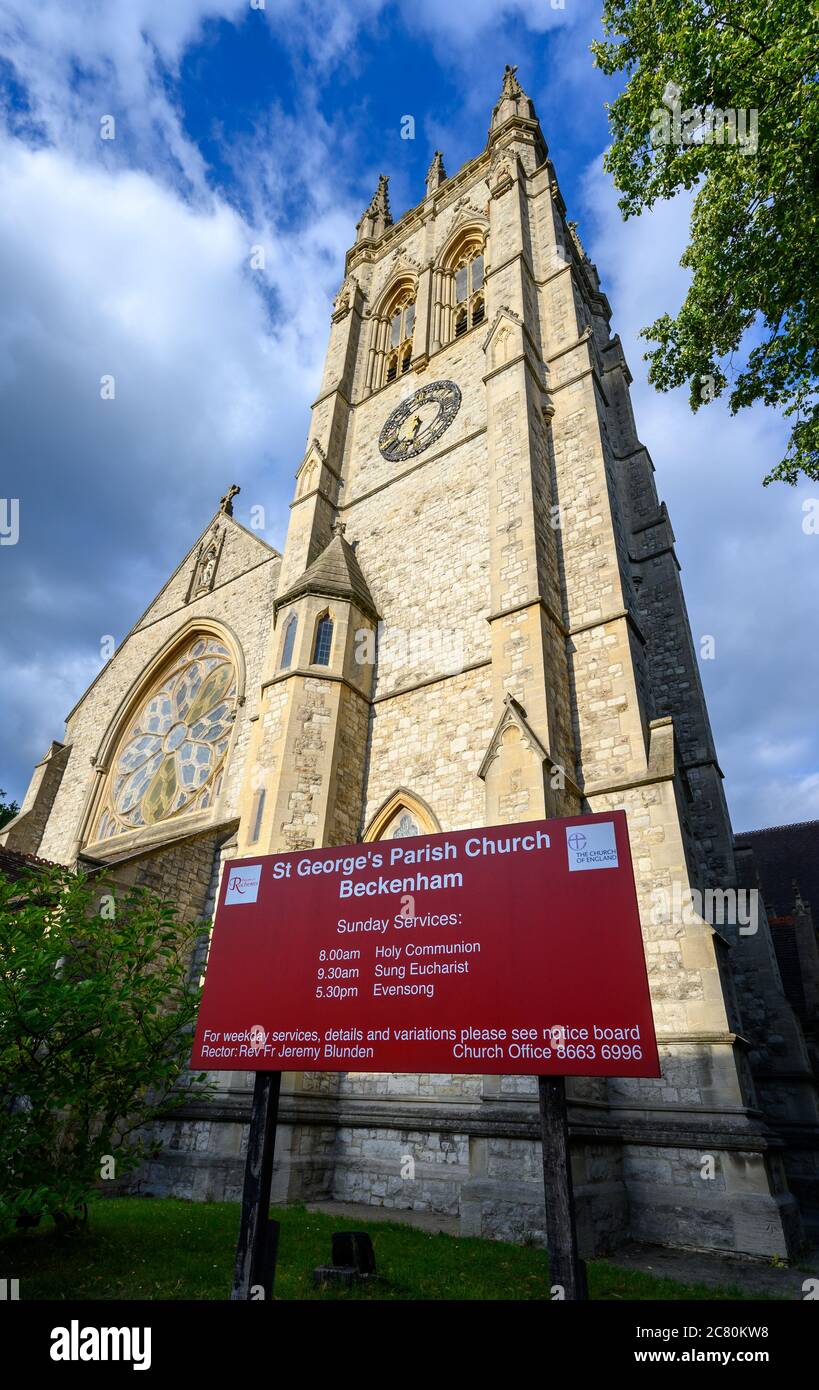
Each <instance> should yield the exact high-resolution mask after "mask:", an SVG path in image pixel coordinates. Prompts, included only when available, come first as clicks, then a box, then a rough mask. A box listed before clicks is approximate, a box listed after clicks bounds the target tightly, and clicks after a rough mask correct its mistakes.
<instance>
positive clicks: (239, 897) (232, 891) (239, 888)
mask: <svg viewBox="0 0 819 1390" xmlns="http://www.w3.org/2000/svg"><path fill="white" fill-rule="evenodd" d="M261 876H262V866H261V864H243V865H242V866H241V868H238V869H231V870H230V876H229V878H228V886H227V892H226V894H225V907H229V906H230V905H231V904H233V903H255V901H256V899H257V898H258V896H259V880H260V878H261Z"/></svg>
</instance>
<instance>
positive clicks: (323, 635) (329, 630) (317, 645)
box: [313, 613, 333, 666]
mask: <svg viewBox="0 0 819 1390" xmlns="http://www.w3.org/2000/svg"><path fill="white" fill-rule="evenodd" d="M332 646H333V620H332V618H331V617H330V614H329V613H324V614H323V616H322V617H320V618H319V620H318V622H317V624H316V640H315V642H314V644H313V665H314V666H329V665H330V651H331V649H332Z"/></svg>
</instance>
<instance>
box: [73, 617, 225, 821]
mask: <svg viewBox="0 0 819 1390" xmlns="http://www.w3.org/2000/svg"><path fill="white" fill-rule="evenodd" d="M236 705H237V676H236V667H235V664H234V660H233V657H232V656H231V654H230V652H229V651H228V648H227V647H226V646H225V645H224V643H223V642H220V641H218V640H217V639H216V638H214V637H211V636H209V635H199V636H198V637H195V638H194V639H192V640H189V641H188V643H187V644H186V645H185V646H183V647H182V648H181V649H179V650H177V652H176V653H175V654H174V655H173V656H172V657H171V658H170V660H169V661H167V662H166V663H165V665H164V667H163V668H162V670H161V671H160V673H159V675H158V677H157V679H156V680H155V681H154V682H153V684H152V685H151V687H150V689H149V691H148V693H147V695H144V696H143V697H142V700H141V701H140V703H139V704H138V705H137V706H136V709H135V710H134V711H133V712H132V714H131V716H130V717H129V719H128V722H127V723H126V725H125V728H124V730H123V732H122V734H121V735H120V739H119V743H118V745H117V748H116V751H115V753H114V756H113V758H112V760H111V764H110V768H109V771H108V774H107V777H106V779H105V783H104V786H103V792H102V798H101V803H100V810H99V813H98V815H97V818H96V822H95V828H94V832H93V839H94V840H110V839H112V838H114V837H115V836H118V835H124V834H126V833H127V832H128V831H131V830H144V829H146V828H147V827H149V826H151V825H156V824H157V823H158V822H160V821H164V820H168V819H170V818H171V817H174V816H178V815H182V814H184V813H185V812H189V811H204V810H207V809H208V808H209V807H211V806H212V805H213V804H214V802H215V801H216V798H217V797H218V796H219V793H220V791H221V787H222V777H223V773H224V763H225V758H226V755H227V751H228V747H229V744H230V735H231V729H232V726H233V721H234V719H235V718H236Z"/></svg>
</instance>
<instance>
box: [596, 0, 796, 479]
mask: <svg viewBox="0 0 819 1390" xmlns="http://www.w3.org/2000/svg"><path fill="white" fill-rule="evenodd" d="M603 27H604V30H605V33H606V35H607V36H608V38H607V39H606V40H601V41H598V42H595V43H594V44H592V51H593V53H594V55H595V62H596V64H597V66H598V67H600V68H602V69H603V71H604V72H606V73H607V74H609V75H610V76H611V75H614V74H617V73H625V74H626V75H627V77H628V81H627V85H626V87H625V89H624V90H623V92H622V93H621V94H620V95H619V96H618V97H617V99H616V100H615V101H614V102H613V104H612V106H611V107H610V108H609V120H610V126H611V132H612V137H613V143H612V146H611V148H610V149H609V151H608V153H607V155H606V159H605V167H606V168H607V169H608V170H609V172H610V173H611V174H612V175H613V176H614V182H615V184H616V186H617V188H618V189H619V190H620V193H621V194H622V197H621V199H620V208H621V210H622V211H623V213H624V215H625V217H631V216H633V215H634V214H636V213H639V212H641V211H642V210H643V209H644V208H649V207H651V206H652V205H653V204H654V203H655V202H656V200H657V199H658V198H660V199H662V198H671V197H673V196H674V195H675V194H676V193H678V192H679V191H680V190H681V189H693V188H696V190H697V191H696V197H695V201H694V207H693V212H692V218H691V231H690V241H689V244H688V246H687V248H686V250H685V253H684V255H683V257H682V261H681V264H682V265H683V266H686V267H687V268H688V269H689V270H690V271H691V272H692V278H691V283H690V287H689V290H688V293H687V295H686V298H685V302H684V303H683V305H682V308H681V309H680V311H679V313H678V314H677V316H676V318H672V317H671V316H670V315H669V314H663V315H662V316H661V317H660V318H659V319H657V321H656V322H655V323H653V324H652V325H651V326H650V327H648V328H646V329H644V330H643V336H644V337H646V338H648V339H650V340H651V341H653V342H655V343H656V344H657V346H655V347H653V348H652V349H651V350H650V351H649V352H647V353H646V357H647V359H648V361H649V363H650V369H649V379H650V380H651V381H652V382H653V383H654V385H655V386H657V387H658V388H659V389H660V390H663V391H667V390H670V389H671V388H672V387H675V386H680V385H682V384H683V383H685V382H687V383H688V384H689V387H690V400H691V406H692V408H693V409H694V410H697V409H698V408H699V406H700V405H702V404H703V402H706V401H708V400H710V399H712V398H713V397H715V396H719V395H721V394H722V393H723V392H724V391H726V390H727V391H728V393H729V394H728V403H729V406H730V409H731V411H732V413H734V414H735V413H736V412H737V411H738V410H740V409H742V408H743V407H744V406H749V405H751V404H753V403H754V402H755V401H762V402H764V403H765V404H766V405H769V406H776V407H778V408H780V409H781V410H782V411H783V413H784V415H785V416H786V417H788V418H789V421H790V423H791V433H790V439H789V442H788V447H787V451H786V454H785V457H784V458H783V459H782V460H781V461H780V462H779V463H778V464H777V465H776V466H775V467H774V468H773V469H772V470H771V472H770V473H769V474H768V476H767V477H766V478H765V483H766V484H767V483H769V482H771V481H773V480H774V479H780V480H782V481H784V482H788V483H795V482H796V480H797V478H798V476H799V474H800V472H804V473H805V474H807V475H808V476H809V477H811V478H817V479H819V395H818V394H817V377H816V344H817V341H818V340H819V312H817V287H819V273H818V270H817V268H818V267H819V251H818V250H817V248H818V247H819V153H818V152H819V82H818V81H817V72H818V71H819V8H817V7H816V5H815V4H813V3H811V0H742V3H739V0H716V3H709V2H708V0H605V5H604V10H603ZM675 104H676V106H675ZM743 134H744V139H743ZM740 344H742V347H740ZM735 356H736V357H737V358H738V359H739V361H738V363H735V361H734V358H735Z"/></svg>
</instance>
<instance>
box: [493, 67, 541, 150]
mask: <svg viewBox="0 0 819 1390" xmlns="http://www.w3.org/2000/svg"><path fill="white" fill-rule="evenodd" d="M516 74H517V67H510V65H509V63H507V64H506V67H505V68H504V70H503V82H502V85H501V93H500V96H499V97H498V100H497V102H496V103H495V108H494V110H493V112H492V121H491V123H490V126H489V135H490V137H491V136H492V135H494V133H495V131H496V130H499V129H500V127H501V126H503V125H505V124H506V122H507V121H508V120H510V118H511V117H513V116H518V117H522V118H523V120H526V121H536V120H537V116H536V114H535V108H534V103H533V102H531V101H530V100H529V98H528V97H527V95H526V93H525V92H524V90H523V88H522V87H521V85H520V83H519V82H518V79H517V76H516Z"/></svg>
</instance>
